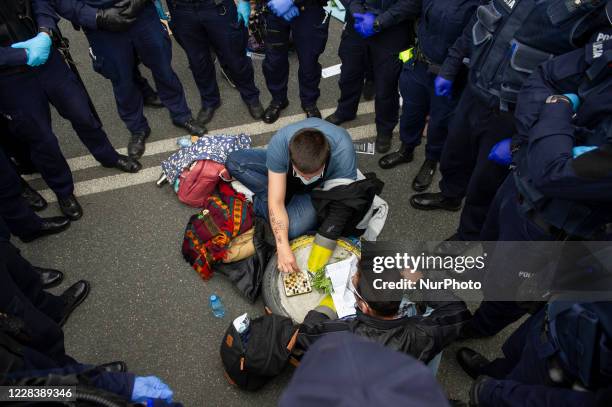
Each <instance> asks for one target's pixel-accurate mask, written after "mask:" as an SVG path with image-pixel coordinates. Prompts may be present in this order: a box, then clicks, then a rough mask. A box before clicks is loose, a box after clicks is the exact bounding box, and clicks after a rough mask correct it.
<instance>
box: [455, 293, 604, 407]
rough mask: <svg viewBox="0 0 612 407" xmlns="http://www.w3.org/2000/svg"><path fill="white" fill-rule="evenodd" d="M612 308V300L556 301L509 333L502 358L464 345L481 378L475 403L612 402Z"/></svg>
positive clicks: (462, 358) (469, 369)
mask: <svg viewBox="0 0 612 407" xmlns="http://www.w3.org/2000/svg"><path fill="white" fill-rule="evenodd" d="M611 313H612V302H604V301H602V302H573V301H562V300H560V301H552V302H550V303H548V304H547V306H546V307H545V308H543V309H542V310H540V311H539V312H538V313H537V314H535V315H533V316H532V317H530V318H529V319H528V320H527V321H525V323H523V325H521V326H520V327H519V328H518V329H517V330H516V331H515V332H514V333H513V334H512V335H511V336H510V337H509V338H508V340H507V341H506V342H505V343H504V346H503V348H502V349H503V353H504V356H503V357H502V358H498V359H495V360H493V361H489V360H487V359H486V358H485V357H484V356H482V355H481V354H479V353H477V352H475V351H474V350H472V349H470V348H461V349H459V351H458V352H457V360H458V362H459V364H460V366H461V367H462V368H463V370H464V371H465V372H466V373H468V374H469V375H470V376H471V377H472V378H474V379H476V380H475V382H474V383H473V385H472V388H471V390H470V406H478V407H497V406H511V407H514V406H517V407H518V406H526V405H529V406H542V407H546V406H551V407H552V406H555V407H556V406H581V407H583V406H584V407H587V406H588V407H591V406H593V407H595V406H608V405H610V403H609V401H610V397H611V396H610V391H611V390H612V386H611V383H612V374H611V373H610V372H612V370H611V369H612V359H611V358H610V348H609V345H608V344H609V343H610V340H612V320H611V319H610V315H611ZM605 400H607V402H606V401H605Z"/></svg>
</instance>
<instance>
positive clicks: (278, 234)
mask: <svg viewBox="0 0 612 407" xmlns="http://www.w3.org/2000/svg"><path fill="white" fill-rule="evenodd" d="M270 226H271V227H272V232H273V233H274V237H275V238H276V244H283V242H284V241H285V237H284V236H285V234H286V232H287V231H288V230H289V228H288V227H287V224H286V222H284V220H283V219H282V217H280V216H278V214H275V213H274V211H270Z"/></svg>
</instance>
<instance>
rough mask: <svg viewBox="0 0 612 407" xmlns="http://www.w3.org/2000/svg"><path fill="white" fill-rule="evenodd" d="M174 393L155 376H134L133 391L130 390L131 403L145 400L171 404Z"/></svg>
mask: <svg viewBox="0 0 612 407" xmlns="http://www.w3.org/2000/svg"><path fill="white" fill-rule="evenodd" d="M173 395H174V393H173V392H172V390H170V387H168V385H167V384H166V383H164V382H162V381H161V380H160V379H159V378H158V377H155V376H146V377H142V376H136V379H134V389H133V390H132V401H133V402H135V403H143V402H146V401H147V399H162V400H165V401H166V402H168V403H171V402H172V396H173Z"/></svg>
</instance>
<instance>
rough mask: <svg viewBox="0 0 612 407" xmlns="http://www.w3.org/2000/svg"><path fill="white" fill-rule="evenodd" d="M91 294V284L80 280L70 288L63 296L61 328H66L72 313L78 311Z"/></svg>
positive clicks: (59, 322)
mask: <svg viewBox="0 0 612 407" xmlns="http://www.w3.org/2000/svg"><path fill="white" fill-rule="evenodd" d="M88 294H89V283H88V282H87V281H85V280H80V281H77V282H76V283H74V284H73V285H71V286H70V287H68V289H67V290H66V291H64V293H63V294H62V295H61V297H62V300H64V310H63V312H62V317H61V318H60V320H59V321H57V323H58V324H59V326H64V324H65V323H66V321H67V320H68V318H69V317H70V314H72V311H74V310H75V309H76V307H78V306H79V305H81V303H82V302H83V301H85V298H87V295H88Z"/></svg>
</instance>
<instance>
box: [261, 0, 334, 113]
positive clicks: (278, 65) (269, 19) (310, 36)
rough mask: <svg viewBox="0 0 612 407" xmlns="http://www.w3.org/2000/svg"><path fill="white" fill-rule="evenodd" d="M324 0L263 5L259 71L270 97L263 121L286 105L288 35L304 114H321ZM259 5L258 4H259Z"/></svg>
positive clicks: (284, 0) (272, 1)
mask: <svg viewBox="0 0 612 407" xmlns="http://www.w3.org/2000/svg"><path fill="white" fill-rule="evenodd" d="M325 5H327V1H325V0H293V1H292V0H270V1H269V2H268V3H267V6H265V8H266V9H267V12H266V15H265V19H266V20H265V21H266V35H265V38H264V42H265V59H264V61H263V65H262V68H263V74H264V77H265V78H266V86H267V87H268V90H269V91H270V94H271V95H272V101H271V102H270V104H269V105H268V107H267V108H266V110H265V112H264V115H263V121H264V122H265V123H274V122H275V121H276V120H278V117H279V116H280V112H281V110H283V109H285V108H286V107H287V106H288V105H289V100H288V99H287V83H288V81H289V38H292V39H293V46H294V48H295V51H296V53H297V56H298V61H299V63H300V67H299V69H298V82H299V87H300V100H301V102H302V109H303V110H304V112H305V113H306V117H307V118H310V117H318V118H320V117H321V112H320V111H319V109H318V108H317V100H318V99H319V95H320V94H321V92H320V91H319V82H321V65H320V64H319V56H320V55H321V54H322V53H323V51H324V50H325V45H326V44H327V30H328V28H329V14H328V13H326V12H325V10H323V6H325ZM260 6H262V5H260Z"/></svg>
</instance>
